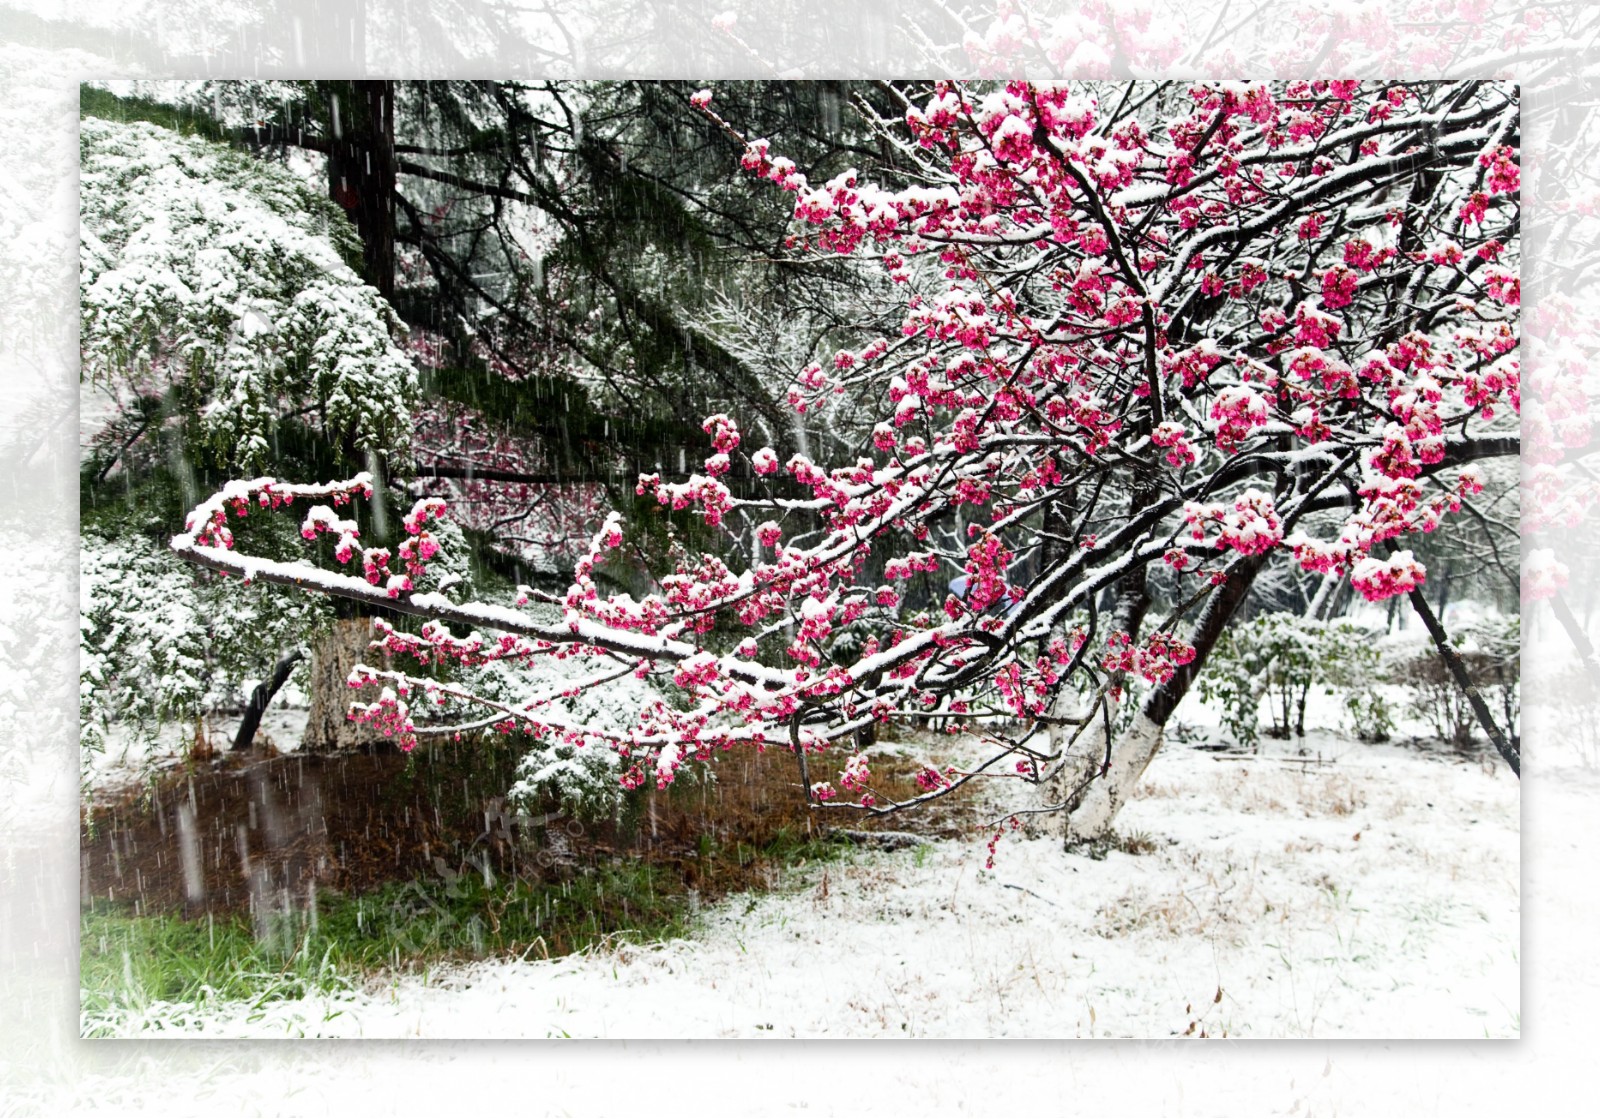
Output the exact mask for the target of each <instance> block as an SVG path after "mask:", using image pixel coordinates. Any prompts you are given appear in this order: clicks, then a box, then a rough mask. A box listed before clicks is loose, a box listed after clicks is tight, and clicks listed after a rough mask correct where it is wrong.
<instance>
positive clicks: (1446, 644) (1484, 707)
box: [1389, 545, 1522, 779]
mask: <svg viewBox="0 0 1600 1119" xmlns="http://www.w3.org/2000/svg"><path fill="white" fill-rule="evenodd" d="M1389 550H1390V551H1391V552H1392V551H1393V550H1394V549H1393V546H1392V545H1391V546H1390V549H1389ZM1409 597H1410V599H1411V608H1412V609H1413V610H1415V611H1416V612H1417V617H1419V618H1421V619H1422V624H1423V626H1424V627H1426V629H1427V631H1428V636H1429V637H1431V638H1433V645H1434V648H1436V649H1438V650H1439V656H1440V657H1441V658H1443V660H1444V664H1445V667H1446V668H1447V669H1449V670H1450V676H1451V678H1452V679H1454V680H1455V682H1456V686H1457V687H1459V688H1460V689H1461V691H1462V692H1463V693H1464V694H1465V695H1466V697H1467V702H1468V703H1469V704H1471V705H1472V713H1473V715H1475V716H1476V717H1477V719H1478V725H1479V726H1481V727H1482V728H1483V731H1484V733H1485V734H1487V735H1488V736H1489V741H1490V742H1493V743H1494V748H1495V750H1496V751H1498V752H1499V754H1500V756H1501V757H1502V758H1504V759H1505V760H1506V764H1507V765H1509V766H1510V767H1511V772H1512V773H1514V774H1516V775H1517V777H1518V778H1519V779H1520V778H1521V777H1522V752H1521V751H1520V750H1519V749H1518V748H1517V747H1516V746H1514V745H1513V744H1512V742H1511V740H1510V739H1508V738H1507V737H1506V736H1505V734H1504V733H1503V732H1502V731H1501V730H1500V728H1499V727H1498V726H1496V725H1495V721H1494V716H1493V715H1491V714H1490V713H1489V705H1488V704H1487V703H1485V702H1484V700H1483V693H1482V692H1480V691H1478V689H1477V686H1476V685H1475V684H1473V682H1472V678H1471V677H1470V676H1468V675H1467V666H1466V665H1465V664H1463V663H1462V661H1461V655H1460V654H1459V653H1457V652H1456V650H1455V646H1453V645H1451V644H1450V636H1449V634H1447V633H1445V631H1444V626H1442V625H1440V624H1439V619H1438V618H1437V617H1435V616H1434V613H1433V609H1432V608H1431V607H1430V606H1429V605H1428V598H1427V596H1426V595H1424V594H1423V593H1422V589H1421V588H1420V587H1413V588H1411V591H1410V593H1409Z"/></svg>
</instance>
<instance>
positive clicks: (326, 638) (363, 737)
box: [300, 618, 388, 754]
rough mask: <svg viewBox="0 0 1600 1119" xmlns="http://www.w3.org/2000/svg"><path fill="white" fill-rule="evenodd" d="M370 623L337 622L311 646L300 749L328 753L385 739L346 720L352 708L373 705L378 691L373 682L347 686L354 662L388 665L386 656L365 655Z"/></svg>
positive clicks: (361, 724) (345, 619)
mask: <svg viewBox="0 0 1600 1119" xmlns="http://www.w3.org/2000/svg"><path fill="white" fill-rule="evenodd" d="M371 641H372V619H370V618H340V619H339V620H337V621H335V622H334V623H333V628H332V629H330V630H329V631H328V632H327V633H325V634H323V635H322V636H321V637H319V638H317V640H316V641H315V642H314V643H313V644H312V646H311V710H310V713H309V714H308V715H307V717H306V732H305V737H304V738H303V739H301V743H300V748H301V749H303V750H305V751H307V752H308V753H314V754H331V753H338V752H341V751H345V750H358V749H361V748H363V747H367V748H370V747H371V746H373V745H375V744H377V743H381V742H386V741H388V739H387V738H385V737H384V736H383V735H381V734H379V733H378V732H377V731H375V730H373V729H372V728H371V727H370V726H369V725H367V724H365V723H356V722H353V721H351V719H350V718H349V712H350V704H351V703H355V702H360V703H372V702H374V701H375V700H376V699H377V698H378V695H379V693H380V692H381V691H382V688H380V687H379V686H378V685H376V684H369V685H367V686H366V687H364V688H352V687H350V685H349V684H348V683H347V682H346V681H347V679H348V677H349V676H350V670H351V669H352V668H354V667H355V666H356V665H358V664H362V663H366V664H370V665H372V666H373V667H375V668H376V667H386V666H387V664H388V658H386V657H382V656H376V657H375V655H374V654H372V653H369V652H368V649H367V646H368V645H369V644H370V643H371Z"/></svg>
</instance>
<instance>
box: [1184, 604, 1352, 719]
mask: <svg viewBox="0 0 1600 1119" xmlns="http://www.w3.org/2000/svg"><path fill="white" fill-rule="evenodd" d="M1323 629H1324V627H1323V625H1322V623H1321V622H1318V621H1315V620H1313V619H1310V618H1302V617H1300V616H1298V615H1295V614H1290V613H1287V612H1282V611H1280V612H1276V613H1272V614H1259V615H1257V616H1256V617H1254V618H1252V619H1250V620H1249V621H1248V622H1242V623H1240V624H1238V625H1235V626H1233V627H1231V628H1229V629H1228V630H1227V631H1226V632H1225V633H1223V635H1222V638H1221V640H1219V641H1218V642H1217V647H1216V648H1215V649H1214V650H1213V651H1212V654H1211V659H1210V660H1209V661H1208V662H1207V664H1206V670H1205V672H1204V673H1203V674H1202V675H1201V677H1200V694H1201V697H1202V698H1204V699H1205V700H1206V701H1207V702H1208V703H1216V704H1217V705H1218V706H1219V708H1220V710H1221V714H1222V725H1223V728H1224V729H1226V730H1227V731H1228V732H1229V733H1230V734H1231V735H1233V737H1234V739H1235V741H1237V742H1238V743H1239V744H1240V745H1241V746H1253V745H1254V744H1255V742H1256V739H1257V737H1258V736H1259V734H1260V732H1261V726H1260V708H1261V700H1262V699H1263V698H1266V699H1268V700H1269V702H1268V705H1267V709H1268V711H1269V712H1270V714H1271V718H1272V722H1271V724H1270V725H1269V727H1268V728H1267V732H1266V733H1267V735H1268V736H1269V737H1272V738H1288V737H1289V735H1290V733H1291V732H1294V733H1298V734H1304V733H1305V705H1306V695H1307V694H1308V693H1309V692H1310V690H1311V686H1312V685H1313V684H1314V683H1316V682H1317V680H1318V664H1319V657H1320V655H1321V651H1322V649H1321V647H1322V644H1323Z"/></svg>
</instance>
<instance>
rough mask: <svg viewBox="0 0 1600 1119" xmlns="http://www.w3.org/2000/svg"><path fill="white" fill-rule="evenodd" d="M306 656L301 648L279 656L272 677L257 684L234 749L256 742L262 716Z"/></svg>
mask: <svg viewBox="0 0 1600 1119" xmlns="http://www.w3.org/2000/svg"><path fill="white" fill-rule="evenodd" d="M305 657H306V655H305V653H304V652H303V651H301V650H299V649H295V650H293V651H291V652H290V653H289V654H288V655H287V656H285V657H281V658H279V660H278V665H277V667H276V668H274V669H273V670H272V675H271V677H269V678H268V679H266V680H263V681H261V683H259V684H257V685H256V688H255V691H253V692H251V693H250V703H249V705H248V706H247V707H245V709H244V718H243V719H241V720H240V721H239V733H238V734H236V735H234V736H233V747H232V748H233V749H235V750H248V749H250V747H251V746H253V745H254V744H255V741H256V731H257V730H258V729H260V727H261V716H262V715H265V714H266V712H267V704H269V703H271V702H272V697H273V696H275V695H277V694H278V689H279V688H281V687H283V686H284V684H286V683H288V681H289V674H290V673H291V672H293V671H294V666H295V665H297V664H299V663H300V662H301V661H303V660H305Z"/></svg>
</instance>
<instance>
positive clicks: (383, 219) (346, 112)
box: [328, 82, 395, 299]
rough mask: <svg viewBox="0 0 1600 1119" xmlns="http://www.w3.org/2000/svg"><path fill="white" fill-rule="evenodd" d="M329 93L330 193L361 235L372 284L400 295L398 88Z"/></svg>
mask: <svg viewBox="0 0 1600 1119" xmlns="http://www.w3.org/2000/svg"><path fill="white" fill-rule="evenodd" d="M330 84H331V88H330V89H329V90H328V104H329V111H330V113H331V115H332V120H331V121H330V122H329V126H330V127H329V130H328V132H329V136H330V138H331V141H330V143H329V145H328V194H329V196H330V197H331V198H332V199H333V200H334V201H335V202H337V203H338V204H339V205H340V206H342V207H344V210H345V212H346V213H347V214H349V215H350V220H351V221H352V222H353V223H354V224H355V227H356V231H357V232H358V233H359V234H360V235H361V246H362V256H363V260H364V264H365V268H364V271H365V273H366V279H367V282H368V283H370V284H371V285H372V286H373V287H375V288H377V289H378V293H379V294H380V295H382V296H383V297H384V298H385V299H388V298H390V297H391V296H393V295H394V192H395V155H394V83H393V82H334V83H330Z"/></svg>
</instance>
